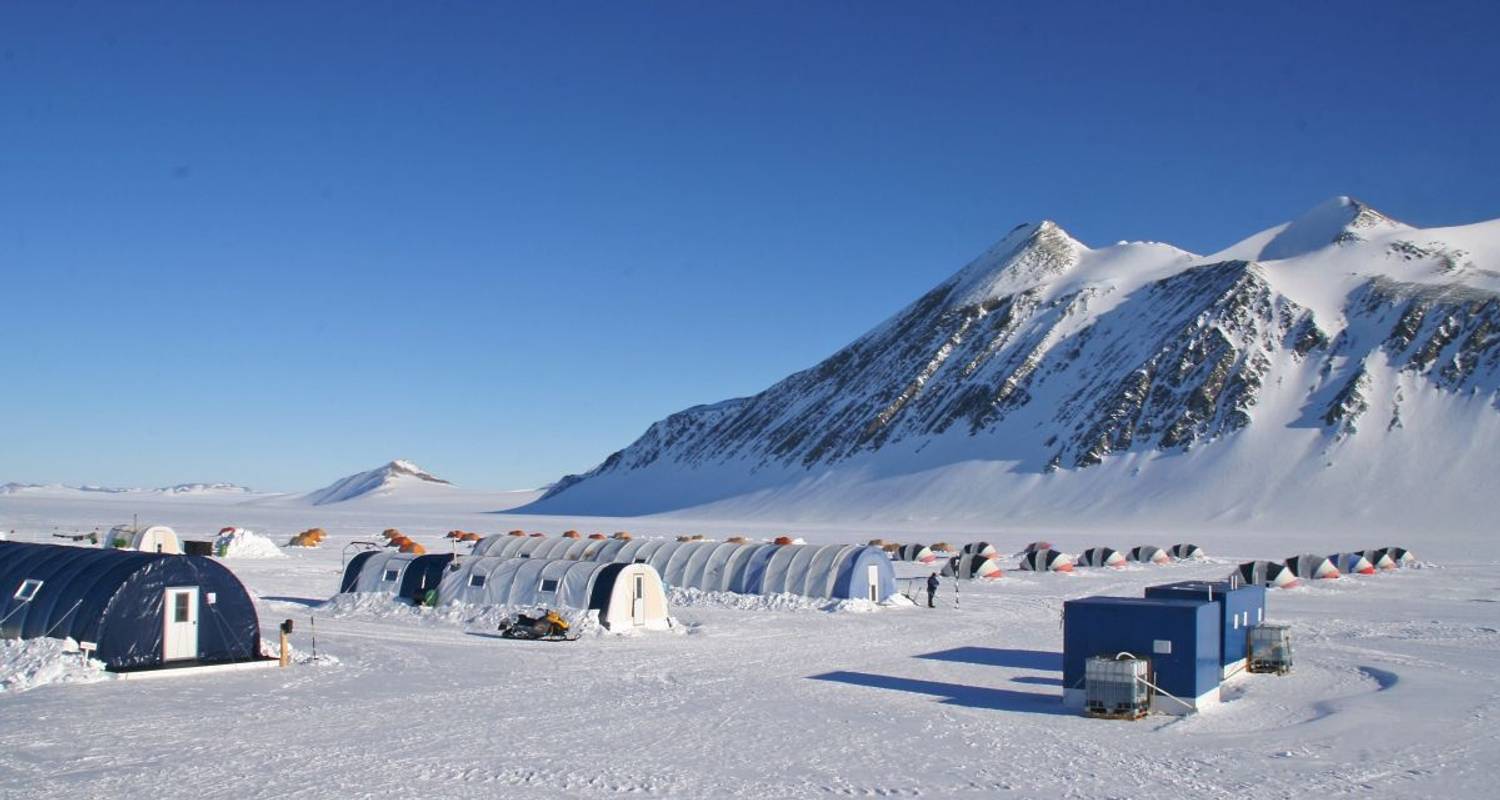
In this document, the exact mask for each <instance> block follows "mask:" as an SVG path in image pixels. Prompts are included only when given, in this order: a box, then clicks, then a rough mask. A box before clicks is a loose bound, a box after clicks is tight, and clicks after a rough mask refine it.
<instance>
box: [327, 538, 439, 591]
mask: <svg viewBox="0 0 1500 800" xmlns="http://www.w3.org/2000/svg"><path fill="white" fill-rule="evenodd" d="M419 558H422V556H418V555H414V554H412V553H400V552H397V551H395V550H367V551H365V552H363V553H358V554H356V555H355V556H354V557H353V558H351V559H349V563H348V565H346V566H345V567H344V577H343V579H342V580H340V581H339V592H341V593H350V592H352V593H355V594H388V595H390V596H392V597H396V596H399V595H400V594H401V583H402V581H401V579H402V577H403V576H405V574H406V568H407V566H409V565H410V564H411V563H412V562H413V561H416V560H417V559H419Z"/></svg>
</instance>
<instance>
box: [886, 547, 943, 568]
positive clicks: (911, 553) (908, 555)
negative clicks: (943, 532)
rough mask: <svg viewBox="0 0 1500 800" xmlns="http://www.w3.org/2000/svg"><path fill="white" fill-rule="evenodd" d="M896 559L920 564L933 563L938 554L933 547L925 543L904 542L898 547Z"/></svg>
mask: <svg viewBox="0 0 1500 800" xmlns="http://www.w3.org/2000/svg"><path fill="white" fill-rule="evenodd" d="M895 559H896V560H897V561H914V562H916V563H918V564H931V563H932V562H934V561H936V560H937V554H936V553H934V552H932V548H930V547H928V546H927V545H925V544H903V545H901V546H900V547H898V548H896V555H895Z"/></svg>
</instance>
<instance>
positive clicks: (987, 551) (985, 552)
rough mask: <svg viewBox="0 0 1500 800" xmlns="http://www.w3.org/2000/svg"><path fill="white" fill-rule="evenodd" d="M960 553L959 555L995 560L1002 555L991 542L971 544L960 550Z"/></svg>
mask: <svg viewBox="0 0 1500 800" xmlns="http://www.w3.org/2000/svg"><path fill="white" fill-rule="evenodd" d="M958 552H959V555H976V556H980V557H982V558H995V557H996V556H998V555H1000V551H999V550H998V549H996V548H995V546H994V545H992V544H990V543H989V542H969V543H968V544H966V545H964V546H963V547H962V548H959V551H958Z"/></svg>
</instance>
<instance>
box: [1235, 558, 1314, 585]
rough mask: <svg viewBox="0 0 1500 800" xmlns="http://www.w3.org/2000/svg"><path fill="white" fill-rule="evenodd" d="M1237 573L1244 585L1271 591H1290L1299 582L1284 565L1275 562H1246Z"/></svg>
mask: <svg viewBox="0 0 1500 800" xmlns="http://www.w3.org/2000/svg"><path fill="white" fill-rule="evenodd" d="M1238 572H1239V576H1240V580H1242V581H1244V582H1245V583H1250V584H1254V585H1256V586H1265V587H1268V588H1272V589H1290V588H1292V587H1293V586H1296V585H1297V584H1298V583H1299V582H1300V581H1298V580H1297V576H1296V575H1295V574H1294V573H1293V572H1292V571H1291V570H1290V569H1287V566H1286V565H1285V564H1282V563H1280V562H1276V561H1246V562H1245V563H1243V564H1241V565H1240V566H1239V569H1238Z"/></svg>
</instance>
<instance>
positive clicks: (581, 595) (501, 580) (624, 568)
mask: <svg viewBox="0 0 1500 800" xmlns="http://www.w3.org/2000/svg"><path fill="white" fill-rule="evenodd" d="M454 567H455V568H454V569H450V570H448V571H447V573H446V574H445V575H444V576H443V582H442V584H441V585H439V586H438V602H439V603H440V604H447V603H467V604H470V605H479V606H546V607H549V608H570V609H576V610H580V611H586V610H588V609H590V608H595V609H598V610H599V612H600V614H599V621H600V622H601V623H602V624H603V625H604V626H605V627H606V628H610V629H612V630H613V629H617V628H619V627H641V628H647V629H650V630H662V629H665V628H667V627H668V626H669V622H668V618H667V599H666V592H665V591H664V590H663V589H662V583H661V577H660V576H659V575H658V574H657V572H656V570H655V569H652V568H651V567H650V566H649V565H646V564H618V563H615V562H608V561H569V560H565V559H537V558H502V557H499V556H479V557H473V556H470V557H467V558H461V559H458V560H457V561H456V562H454ZM601 581H607V584H601V583H600V582H601ZM637 584H638V586H639V589H640V593H639V596H637V595H636V594H635V592H636V587H637Z"/></svg>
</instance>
